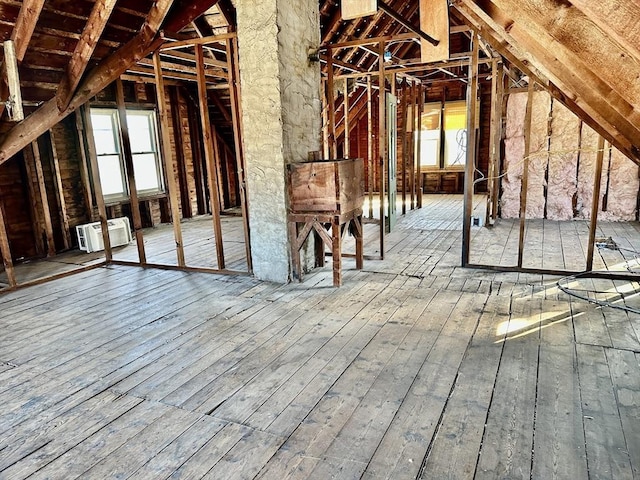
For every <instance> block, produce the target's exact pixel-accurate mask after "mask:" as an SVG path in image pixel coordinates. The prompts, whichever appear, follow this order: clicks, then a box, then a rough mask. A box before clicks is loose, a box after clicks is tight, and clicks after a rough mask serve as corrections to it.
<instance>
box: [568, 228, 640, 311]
mask: <svg viewBox="0 0 640 480" xmlns="http://www.w3.org/2000/svg"><path fill="white" fill-rule="evenodd" d="M595 246H596V247H598V250H617V251H619V252H620V253H621V255H622V257H623V258H624V260H625V268H626V269H627V271H629V272H630V273H640V271H639V270H634V269H633V268H632V267H631V262H635V264H636V265H639V264H640V256H639V255H638V253H639V252H637V251H636V250H633V249H630V248H621V247H620V246H619V245H617V244H616V242H615V241H614V240H613V239H612V238H611V237H608V238H605V239H597V240H596V242H595ZM622 252H631V253H633V254H634V255H633V259H628V258H626V257H625V255H624V253H622ZM586 275H588V272H585V273H583V274H577V275H571V276H568V277H563V278H561V279H560V280H558V281H557V282H556V285H557V286H558V288H559V289H560V290H561V291H562V292H564V293H566V294H567V295H569V296H572V297H575V298H579V299H581V300H584V301H586V302H589V303H594V304H596V305H599V306H601V307H611V308H616V309H618V310H624V311H625V312H631V313H637V314H640V309H638V308H634V307H629V306H627V305H618V304H617V302H620V301H622V302H624V301H625V300H626V299H628V298H630V297H634V296H637V295H638V294H640V290H637V289H634V290H633V291H632V292H630V293H627V294H623V293H620V292H618V295H619V296H620V298H619V299H617V300H613V301H608V300H599V299H597V298H594V297H593V296H590V295H583V294H582V293H587V294H589V293H592V294H609V293H611V292H607V291H600V290H588V289H583V288H580V289H578V288H573V287H570V286H569V283H571V282H576V281H578V280H579V279H580V278H582V277H584V276H586ZM638 280H639V281H640V275H639V276H638ZM563 283H565V285H563ZM579 292H581V293H579Z"/></svg>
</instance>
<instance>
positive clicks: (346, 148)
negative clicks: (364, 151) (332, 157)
mask: <svg viewBox="0 0 640 480" xmlns="http://www.w3.org/2000/svg"><path fill="white" fill-rule="evenodd" d="M343 105H344V148H343V153H344V158H351V142H350V138H349V79H348V78H345V79H344V100H343Z"/></svg>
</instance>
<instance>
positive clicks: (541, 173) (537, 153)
mask: <svg viewBox="0 0 640 480" xmlns="http://www.w3.org/2000/svg"><path fill="white" fill-rule="evenodd" d="M550 112H551V96H550V95H549V94H548V93H547V92H534V94H533V107H532V110H531V141H530V146H529V177H528V180H527V183H528V188H527V218H544V207H545V196H544V187H545V186H546V181H545V176H546V170H547V165H548V163H549V155H548V145H549V140H548V130H549V113H550Z"/></svg>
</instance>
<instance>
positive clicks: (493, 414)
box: [474, 299, 541, 479]
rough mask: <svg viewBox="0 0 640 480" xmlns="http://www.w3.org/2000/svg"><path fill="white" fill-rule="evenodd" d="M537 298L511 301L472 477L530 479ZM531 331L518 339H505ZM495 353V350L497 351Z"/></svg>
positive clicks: (536, 364) (535, 373)
mask: <svg viewBox="0 0 640 480" xmlns="http://www.w3.org/2000/svg"><path fill="white" fill-rule="evenodd" d="M540 313H541V299H522V300H521V301H515V302H514V304H513V305H512V311H511V316H510V317H509V320H508V322H503V323H502V324H499V325H498V331H499V332H500V333H502V334H503V335H504V339H503V340H501V341H500V343H503V345H504V346H503V348H502V352H501V356H500V359H499V366H498V371H497V376H496V381H495V385H494V391H493V396H492V398H491V405H490V407H489V414H488V415H487V421H486V424H485V427H484V437H483V439H482V447H481V450H480V455H479V458H478V465H477V467H476V472H475V476H474V478H476V479H486V478H529V477H530V468H531V448H532V444H533V423H534V417H535V398H536V386H537V380H538V350H539V345H540V341H539V337H540V333H539V325H540ZM531 329H534V331H533V332H532V333H529V334H527V335H523V336H521V337H517V338H512V339H509V338H507V334H516V333H518V332H522V331H523V330H531ZM496 354H497V352H496Z"/></svg>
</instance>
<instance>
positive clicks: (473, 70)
mask: <svg viewBox="0 0 640 480" xmlns="http://www.w3.org/2000/svg"><path fill="white" fill-rule="evenodd" d="M471 41H472V42H473V55H472V56H471V59H470V61H469V83H468V84H467V159H466V164H465V169H464V213H463V218H462V266H463V267H466V266H467V265H468V264H469V254H470V249H471V214H472V213H473V193H474V190H475V182H474V175H475V163H476V148H475V146H476V116H477V105H478V44H479V43H480V42H479V37H478V34H477V33H475V34H473V35H472V36H471Z"/></svg>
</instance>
